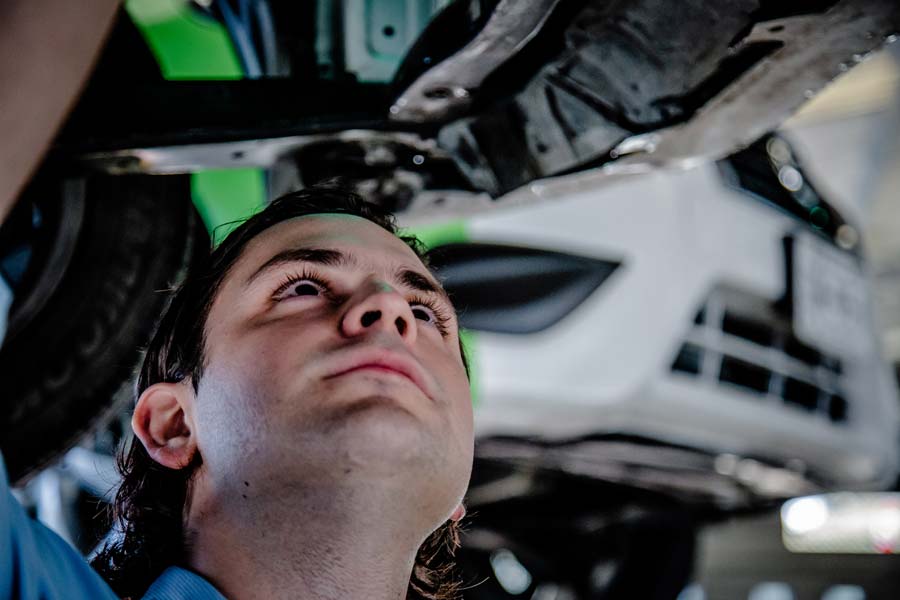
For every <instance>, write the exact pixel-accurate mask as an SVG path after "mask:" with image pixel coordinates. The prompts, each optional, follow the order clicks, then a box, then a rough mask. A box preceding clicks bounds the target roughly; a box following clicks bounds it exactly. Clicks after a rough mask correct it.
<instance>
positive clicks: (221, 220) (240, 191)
mask: <svg viewBox="0 0 900 600" xmlns="http://www.w3.org/2000/svg"><path fill="white" fill-rule="evenodd" d="M191 196H192V197H193V199H194V206H196V207H197V212H199V213H200V218H202V219H203V223H204V224H205V225H206V229H207V230H208V231H209V235H210V238H211V239H212V241H213V246H217V245H219V243H221V241H222V240H224V239H225V238H226V237H227V236H228V234H229V233H231V232H232V231H234V229H235V228H236V227H237V226H238V225H240V224H241V223H242V222H243V221H245V220H246V219H248V218H249V217H251V216H253V215H254V214H255V213H256V212H258V211H259V210H260V209H261V208H262V207H263V206H265V203H266V182H265V178H264V177H263V172H262V171H261V170H259V169H225V170H221V171H203V172H200V173H194V176H193V177H191Z"/></svg>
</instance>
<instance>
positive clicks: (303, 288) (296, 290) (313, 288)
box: [291, 281, 322, 296]
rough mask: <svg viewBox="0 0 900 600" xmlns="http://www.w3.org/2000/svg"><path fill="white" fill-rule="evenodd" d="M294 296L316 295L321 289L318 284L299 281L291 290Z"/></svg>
mask: <svg viewBox="0 0 900 600" xmlns="http://www.w3.org/2000/svg"><path fill="white" fill-rule="evenodd" d="M291 292H292V293H293V295H294V296H318V295H319V294H320V293H321V292H322V290H321V288H320V286H319V285H318V284H315V283H313V282H311V281H301V282H300V283H298V284H297V285H295V286H294V287H293V289H292V290H291Z"/></svg>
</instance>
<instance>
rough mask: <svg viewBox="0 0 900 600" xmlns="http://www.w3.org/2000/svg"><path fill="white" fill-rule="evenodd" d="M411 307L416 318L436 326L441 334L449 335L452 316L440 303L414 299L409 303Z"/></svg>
mask: <svg viewBox="0 0 900 600" xmlns="http://www.w3.org/2000/svg"><path fill="white" fill-rule="evenodd" d="M409 308H410V310H411V311H412V314H413V317H414V318H416V319H418V320H419V321H424V322H425V323H427V324H429V325H432V326H434V327H435V328H436V329H437V330H438V331H439V332H440V333H441V335H443V336H446V335H447V333H448V331H449V330H448V328H447V324H448V323H449V322H450V317H449V315H448V314H447V312H446V311H445V310H444V309H443V308H442V307H441V306H440V305H439V304H437V303H436V302H432V301H430V300H425V299H413V301H412V302H410V303H409Z"/></svg>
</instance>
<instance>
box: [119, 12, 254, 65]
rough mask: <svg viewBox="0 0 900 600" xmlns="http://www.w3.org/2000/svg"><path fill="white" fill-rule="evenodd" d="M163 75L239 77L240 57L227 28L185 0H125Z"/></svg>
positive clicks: (130, 14)
mask: <svg viewBox="0 0 900 600" xmlns="http://www.w3.org/2000/svg"><path fill="white" fill-rule="evenodd" d="M125 10H126V11H128V15H129V16H130V17H131V20H132V21H134V24H135V25H136V26H137V28H138V29H139V30H140V32H141V35H142V36H143V37H144V41H146V42H147V45H148V46H150V50H151V51H152V52H153V55H154V56H155V57H156V62H157V63H159V68H160V70H162V74H163V77H165V78H166V79H193V80H197V79H241V78H242V77H243V76H244V72H243V69H242V67H241V63H240V60H238V57H237V53H236V52H235V51H234V46H233V45H232V43H231V38H230V37H229V36H228V32H227V31H226V30H225V28H224V27H223V26H222V25H221V24H220V23H218V22H217V21H215V20H213V19H211V18H209V17H206V16H204V15H203V14H202V13H200V12H199V11H197V10H194V9H192V8H191V7H190V6H189V5H188V3H187V2H185V1H184V0H126V2H125Z"/></svg>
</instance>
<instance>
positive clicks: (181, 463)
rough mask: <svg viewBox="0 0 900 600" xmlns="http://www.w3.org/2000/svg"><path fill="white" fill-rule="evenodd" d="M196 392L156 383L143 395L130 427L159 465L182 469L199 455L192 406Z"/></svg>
mask: <svg viewBox="0 0 900 600" xmlns="http://www.w3.org/2000/svg"><path fill="white" fill-rule="evenodd" d="M193 396H194V394H193V390H192V388H191V386H190V385H185V384H184V383H154V384H153V385H151V386H150V387H148V388H147V389H146V390H144V393H143V394H141V397H140V398H139V399H138V401H137V406H135V407H134V415H133V416H132V417H131V428H132V429H133V430H134V434H135V435H136V436H137V437H138V439H140V440H141V443H142V444H144V448H146V449H147V453H148V454H149V455H150V456H151V458H153V460H155V461H156V462H158V463H159V464H161V465H163V466H165V467H169V468H170V469H182V468H184V467H186V466H187V465H188V464H190V462H191V459H193V457H194V453H195V452H197V438H196V436H195V435H194V427H193V422H192V421H191V418H190V415H191V411H190V407H191V404H190V403H191V401H192V400H193Z"/></svg>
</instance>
